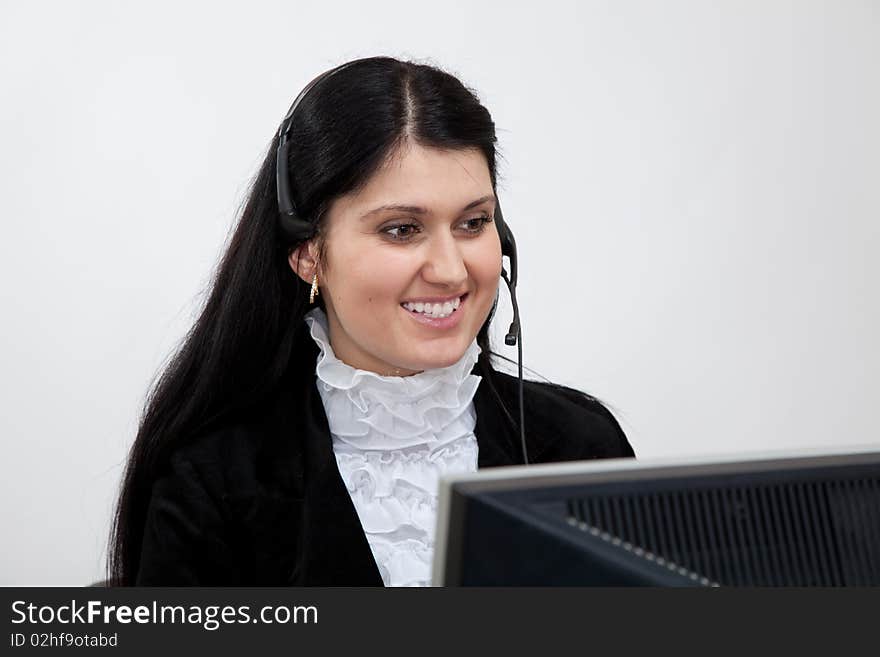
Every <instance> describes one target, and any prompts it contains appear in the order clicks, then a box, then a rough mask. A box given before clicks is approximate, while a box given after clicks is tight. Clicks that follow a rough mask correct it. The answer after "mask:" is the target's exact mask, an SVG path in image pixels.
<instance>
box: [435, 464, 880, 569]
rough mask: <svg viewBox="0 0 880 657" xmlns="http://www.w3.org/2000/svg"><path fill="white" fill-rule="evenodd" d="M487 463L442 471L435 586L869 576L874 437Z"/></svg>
mask: <svg viewBox="0 0 880 657" xmlns="http://www.w3.org/2000/svg"><path fill="white" fill-rule="evenodd" d="M870 449H871V448H862V449H854V450H847V451H835V452H831V451H814V452H813V453H806V452H804V451H799V452H796V453H776V454H765V455H760V456H758V455H753V456H736V457H708V458H704V459H699V458H697V459H687V460H683V459H682V460H678V461H670V460H664V461H651V460H634V459H608V460H601V461H579V462H569V463H557V464H547V465H531V466H516V467H502V468H490V469H486V470H480V471H478V472H476V473H473V474H469V475H460V476H451V477H444V478H442V479H441V481H440V489H439V495H440V497H439V504H438V517H437V532H436V544H435V553H434V568H433V584H434V585H435V586H506V585H510V586H638V585H645V586H877V585H880V451H870Z"/></svg>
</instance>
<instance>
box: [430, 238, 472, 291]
mask: <svg viewBox="0 0 880 657" xmlns="http://www.w3.org/2000/svg"><path fill="white" fill-rule="evenodd" d="M422 277H423V278H424V279H425V280H426V281H428V282H429V283H433V284H435V285H442V286H444V287H449V288H452V289H454V290H458V289H461V288H462V287H464V284H465V282H466V281H467V277H468V271H467V266H466V265H465V261H464V257H463V255H462V252H461V246H460V244H459V243H458V242H457V241H456V239H455V236H454V235H451V234H449V235H439V236H435V237H432V239H431V240H430V244H429V245H428V252H427V255H426V259H425V264H424V266H423V267H422Z"/></svg>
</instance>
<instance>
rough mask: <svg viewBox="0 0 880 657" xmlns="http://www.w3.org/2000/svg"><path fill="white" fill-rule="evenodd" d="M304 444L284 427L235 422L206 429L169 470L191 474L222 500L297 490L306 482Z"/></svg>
mask: <svg viewBox="0 0 880 657" xmlns="http://www.w3.org/2000/svg"><path fill="white" fill-rule="evenodd" d="M300 442H301V441H299V440H297V439H296V437H295V436H293V435H291V434H290V432H287V431H284V427H280V426H275V425H273V424H271V423H266V422H265V421H260V420H259V419H241V418H239V419H235V420H230V421H227V422H224V423H222V424H217V425H214V426H212V427H211V428H209V429H206V430H203V431H201V432H199V433H198V434H196V435H195V436H193V437H191V438H189V439H187V440H185V441H184V442H183V443H182V444H180V445H178V446H176V447H175V449H174V450H173V451H172V453H171V454H170V457H169V460H168V462H167V467H168V471H169V473H170V474H172V476H173V475H174V474H177V475H179V474H181V473H188V474H189V476H191V477H194V478H196V479H197V481H198V482H199V483H200V484H201V485H202V486H203V487H204V488H205V489H207V490H209V491H211V492H213V493H215V494H216V496H217V497H218V498H226V497H228V496H233V497H236V496H239V495H244V496H248V495H253V494H257V493H261V492H264V491H265V490H266V489H267V488H273V489H274V488H276V487H277V488H280V489H287V490H292V491H295V490H296V489H297V488H298V487H299V485H300V483H301V475H302V467H303V465H302V458H301V455H300V450H299V445H300Z"/></svg>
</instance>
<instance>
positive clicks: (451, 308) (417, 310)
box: [400, 292, 468, 319]
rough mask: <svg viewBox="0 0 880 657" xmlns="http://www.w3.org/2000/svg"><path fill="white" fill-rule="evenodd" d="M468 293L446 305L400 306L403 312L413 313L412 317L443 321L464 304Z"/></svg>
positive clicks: (404, 304)
mask: <svg viewBox="0 0 880 657" xmlns="http://www.w3.org/2000/svg"><path fill="white" fill-rule="evenodd" d="M467 296H468V293H467V292H465V293H464V294H462V295H461V296H460V297H459V298H457V299H455V300H453V301H451V302H450V301H447V302H446V303H435V304H429V303H402V304H400V306H401V307H402V308H404V309H405V310H408V311H409V312H411V313H413V314H414V315H419V316H421V317H427V318H430V319H445V318H446V317H450V316H452V315H453V314H455V313H456V312H458V309H459V308H460V307H461V304H462V303H464V300H465V299H466V298H467Z"/></svg>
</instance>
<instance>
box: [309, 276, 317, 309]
mask: <svg viewBox="0 0 880 657" xmlns="http://www.w3.org/2000/svg"><path fill="white" fill-rule="evenodd" d="M316 296H318V274H315V277H314V278H313V279H312V291H311V293H310V294H309V303H315V297H316Z"/></svg>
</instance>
